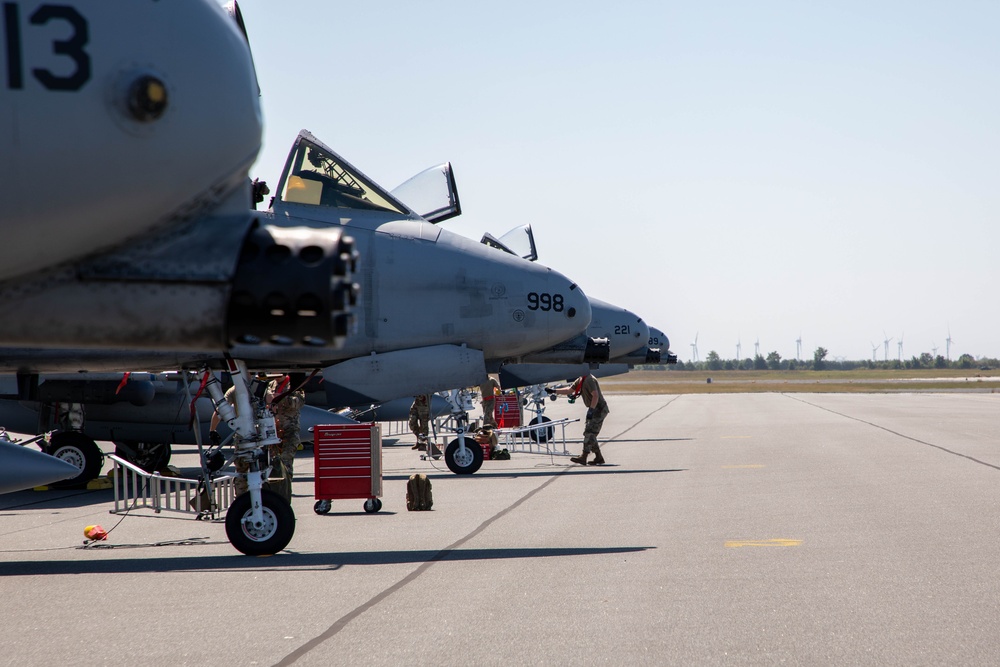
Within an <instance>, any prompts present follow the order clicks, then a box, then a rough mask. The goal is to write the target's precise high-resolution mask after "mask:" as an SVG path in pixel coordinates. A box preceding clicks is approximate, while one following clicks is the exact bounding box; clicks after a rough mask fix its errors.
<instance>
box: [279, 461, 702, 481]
mask: <svg viewBox="0 0 1000 667" xmlns="http://www.w3.org/2000/svg"><path fill="white" fill-rule="evenodd" d="M571 471H574V472H573V473H572V474H578V475H646V474H650V473H661V472H686V469H684V468H676V469H669V468H665V469H662V470H621V469H619V466H618V465H616V464H614V463H605V464H604V465H602V466H600V467H598V466H587V467H586V468H584V467H583V466H573V467H572V468H570V467H567V466H558V467H556V468H549V469H547V470H511V471H509V472H504V471H500V470H497V471H495V472H494V471H485V472H484V471H483V470H482V469H481V468H480V470H479V471H478V472H477V473H476V474H475V475H473V476H472V477H473V478H475V479H480V478H482V479H514V478H518V477H555V476H557V475H565V474H570V473H571ZM425 474H426V475H427V477H428V478H429V479H434V480H436V479H456V475H453V474H452V473H450V472H446V471H441V472H440V473H425ZM409 477H410V476H409V475H384V476H383V477H382V479H383V480H395V481H402V480H407V479H409ZM457 479H468V477H465V478H462V477H457ZM297 480H298V478H296V481H297Z"/></svg>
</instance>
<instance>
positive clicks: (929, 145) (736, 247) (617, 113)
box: [240, 0, 1000, 360]
mask: <svg viewBox="0 0 1000 667" xmlns="http://www.w3.org/2000/svg"><path fill="white" fill-rule="evenodd" d="M240 6H241V8H242V10H243V14H244V18H245V19H246V22H247V27H248V31H249V33H250V43H251V47H252V48H253V52H254V58H255V61H256V65H257V71H258V78H259V81H260V85H261V89H262V105H263V109H264V124H265V130H264V131H265V134H264V147H263V149H262V152H261V155H260V158H259V159H258V161H257V164H256V165H255V167H254V168H253V170H252V173H251V175H252V176H255V177H259V178H263V179H265V180H267V181H268V182H269V183H271V184H272V186H276V185H277V180H278V177H279V175H280V174H279V172H280V169H281V166H282V164H283V163H284V160H285V157H286V155H287V152H288V149H289V147H290V145H291V142H292V140H293V139H294V137H295V135H296V133H297V132H298V131H299V130H300V129H302V128H306V129H309V130H310V131H312V132H313V133H314V134H315V135H316V136H317V137H318V138H320V139H321V140H322V141H323V142H324V143H326V144H328V145H329V146H331V147H332V148H333V149H334V150H336V151H337V152H339V153H341V154H342V155H343V156H344V157H345V158H346V159H347V160H349V161H350V162H352V163H354V164H355V165H356V166H357V167H359V168H360V169H361V170H362V171H364V172H366V173H367V174H368V175H369V176H371V177H372V178H374V179H375V180H376V181H378V182H379V183H381V184H382V185H384V186H386V187H387V188H393V187H395V186H396V185H398V184H399V183H402V182H403V181H405V180H406V179H407V178H409V177H410V176H411V175H413V174H415V173H417V172H419V171H421V170H422V169H424V168H426V167H429V166H432V165H435V164H440V163H441V162H445V161H451V162H452V164H453V165H454V168H455V172H456V177H457V180H458V187H459V192H460V195H461V199H462V207H463V210H464V213H463V215H462V216H461V217H459V218H455V219H453V220H450V221H448V222H445V223H443V225H444V226H445V227H446V228H448V229H450V230H451V231H453V232H456V233H459V234H463V235H465V236H468V237H471V238H474V239H477V240H478V239H479V238H480V237H481V236H482V234H483V232H486V231H489V232H491V233H493V234H494V235H497V236H499V235H500V234H502V233H504V232H506V231H507V230H508V229H511V228H512V227H515V226H519V225H523V224H525V223H530V224H531V226H532V229H533V230H534V233H535V238H536V241H537V243H538V246H539V254H540V259H539V261H540V262H542V263H544V264H546V265H548V266H551V267H552V268H554V269H557V270H558V271H560V272H562V273H564V274H566V275H567V276H569V277H571V278H573V279H574V280H576V281H577V282H578V283H579V284H580V285H581V287H582V288H583V289H584V291H585V292H586V293H587V294H589V295H591V296H594V297H597V298H600V299H602V300H604V301H608V302H611V303H614V304H617V305H620V306H623V307H626V308H629V309H630V310H633V311H634V312H636V313H637V314H639V315H640V316H641V317H643V318H644V319H645V320H646V321H647V322H648V323H650V324H651V325H652V326H655V327H657V328H659V329H661V330H663V331H664V332H665V333H666V334H667V335H668V336H669V337H670V339H671V341H672V345H671V348H672V349H673V350H674V352H676V353H677V354H678V356H679V357H680V358H681V359H682V360H689V359H690V358H691V353H692V349H691V345H690V344H691V343H692V342H693V341H694V339H695V336H696V335H697V336H698V350H699V354H700V357H701V358H702V359H704V358H705V356H706V355H707V354H708V352H709V351H710V350H715V351H717V352H718V353H719V354H720V355H721V356H722V357H723V358H733V357H735V356H736V343H737V341H741V342H742V356H747V355H752V354H753V351H754V343H755V342H756V341H758V340H759V342H760V351H761V353H762V354H765V355H766V354H767V353H768V352H771V351H777V352H778V353H779V354H781V356H782V357H783V358H791V357H795V355H796V342H795V341H796V339H797V338H799V337H800V336H801V339H802V357H803V358H811V357H812V354H813V351H814V350H815V349H816V347H818V346H822V347H824V348H826V349H827V350H828V351H829V357H828V358H830V359H834V358H840V357H843V358H847V359H865V358H871V357H872V348H873V346H875V345H877V346H878V352H877V354H878V358H879V359H882V358H883V356H884V351H885V350H884V344H883V341H884V339H886V338H891V339H892V341H891V342H890V344H889V358H890V359H893V358H896V356H897V354H898V351H899V349H898V347H897V342H898V340H899V339H900V338H902V339H903V341H904V345H903V358H904V359H908V358H910V357H912V356H914V355H919V354H920V353H921V352H931V348H932V347H935V346H936V347H937V348H938V349H937V353H938V354H941V355H944V354H945V347H946V344H945V339H946V338H947V337H948V335H949V331H950V334H951V338H952V345H951V358H952V359H956V358H957V357H958V356H959V355H960V354H963V353H969V354H972V355H974V356H991V357H1000V337H998V332H1000V304H998V299H997V297H996V287H997V283H998V278H1000V261H998V260H1000V257H998V253H1000V231H998V228H997V224H996V218H997V213H998V211H1000V178H998V177H1000V39H998V38H997V35H998V34H1000V3H998V2H995V1H992V0H991V1H980V2H974V1H964V0H963V1H957V2H952V3H941V2H924V1H921V0H911V1H906V2H902V1H884V2H857V1H840V2H836V3H812V2H809V3H807V2H792V1H778V2H759V3H749V2H743V1H718V2H710V3H693V2H675V1H673V0H664V1H660V2H618V3H609V2H600V3H595V2H586V1H584V2H581V1H576V2H521V1H519V0H513V1H508V2H505V3H474V2H467V1H459V2H401V1H400V2H397V1H394V0H393V1H384V2H377V3H344V2H334V1H331V0H309V1H289V2H275V1H274V0H240Z"/></svg>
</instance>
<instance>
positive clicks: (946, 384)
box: [601, 369, 1000, 394]
mask: <svg viewBox="0 0 1000 667" xmlns="http://www.w3.org/2000/svg"><path fill="white" fill-rule="evenodd" d="M601 387H602V388H603V389H604V391H606V392H607V393H608V394H741V393H755V392H779V393H789V392H801V393H819V392H826V393H884V392H914V391H982V392H996V391H1000V371H998V370H989V371H979V370H951V369H949V370H938V369H920V370H868V369H858V370H853V371H804V370H803V371H631V372H629V373H626V374H624V375H615V376H612V377H607V378H601Z"/></svg>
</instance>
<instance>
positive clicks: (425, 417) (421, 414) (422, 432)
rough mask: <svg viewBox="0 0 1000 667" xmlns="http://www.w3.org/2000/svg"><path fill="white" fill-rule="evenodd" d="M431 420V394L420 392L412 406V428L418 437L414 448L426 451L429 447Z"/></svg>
mask: <svg viewBox="0 0 1000 667" xmlns="http://www.w3.org/2000/svg"><path fill="white" fill-rule="evenodd" d="M430 421H431V395H430V394H420V395H419V396H414V397H413V405H411V406H410V430H411V431H412V432H413V435H415V436H416V438H417V444H415V445H413V449H419V450H421V451H425V450H426V449H427V430H428V426H429V425H430Z"/></svg>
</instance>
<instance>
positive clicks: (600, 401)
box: [552, 373, 610, 466]
mask: <svg viewBox="0 0 1000 667" xmlns="http://www.w3.org/2000/svg"><path fill="white" fill-rule="evenodd" d="M552 392H553V393H556V394H563V395H564V396H570V397H573V398H576V397H577V396H581V397H583V404H584V405H586V406H587V422H586V424H584V427H583V454H581V455H580V456H574V457H572V458H570V461H572V462H573V463H579V464H580V465H587V455H588V454H590V452H594V460H593V461H591V462H590V465H592V466H599V465H601V464H602V463H604V457H603V456H602V455H601V448H600V446H599V445H598V444H597V434H598V433H600V432H601V427H602V426H603V425H604V419H605V417H607V416H608V413H609V412H610V410H608V403H607V401H605V400H604V392H602V391H601V385H599V384H598V383H597V378H595V377H594V376H593V375H591V374H590V373H588V374H586V375H584V376H582V377H580V378H579V379H578V380H577V381H576V382H574V383H573V384H572V385H570V386H569V387H560V388H558V389H553V390H552Z"/></svg>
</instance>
